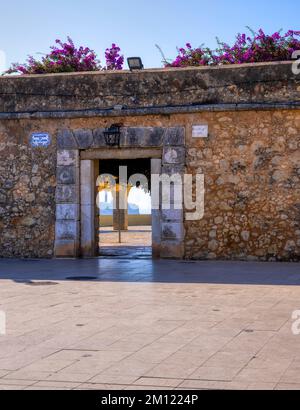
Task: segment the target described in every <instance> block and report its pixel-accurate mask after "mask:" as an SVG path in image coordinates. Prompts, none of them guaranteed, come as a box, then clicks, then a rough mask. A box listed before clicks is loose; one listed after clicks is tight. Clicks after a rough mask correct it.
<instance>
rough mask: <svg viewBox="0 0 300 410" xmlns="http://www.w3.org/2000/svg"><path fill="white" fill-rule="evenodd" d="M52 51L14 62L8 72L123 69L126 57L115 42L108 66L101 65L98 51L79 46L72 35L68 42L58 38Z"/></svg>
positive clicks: (30, 72) (108, 55) (109, 50)
mask: <svg viewBox="0 0 300 410" xmlns="http://www.w3.org/2000/svg"><path fill="white" fill-rule="evenodd" d="M55 43H56V44H55V46H52V47H51V52H50V53H49V54H47V55H45V56H44V57H42V59H41V60H37V59H35V58H34V57H32V56H30V57H29V58H28V60H27V62H26V63H25V64H13V65H12V67H11V68H10V69H9V70H8V71H7V74H12V73H20V74H48V73H66V72H81V71H99V70H106V69H107V70H122V68H123V63H124V57H123V56H121V55H120V51H121V50H120V48H119V47H118V46H117V45H116V44H113V45H112V47H111V48H108V49H107V50H106V53H105V56H106V61H107V67H101V64H100V61H99V60H98V59H97V55H96V53H95V52H94V51H93V50H91V49H90V48H88V47H82V46H81V47H79V48H77V47H76V46H75V45H74V42H73V41H72V39H71V38H70V37H68V40H67V42H66V43H63V42H62V41H61V40H56V42H55Z"/></svg>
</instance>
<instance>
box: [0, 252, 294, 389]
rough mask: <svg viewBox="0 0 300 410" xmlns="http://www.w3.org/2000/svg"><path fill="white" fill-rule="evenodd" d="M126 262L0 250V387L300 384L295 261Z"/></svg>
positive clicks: (278, 386)
mask: <svg viewBox="0 0 300 410" xmlns="http://www.w3.org/2000/svg"><path fill="white" fill-rule="evenodd" d="M120 262H121V263H120ZM122 262H124V261H122V260H121V261H120V260H118V259H109V260H108V259H105V260H101V259H90V260H76V261H75V260H59V261H58V260H53V261H34V260H28V261H18V260H0V311H4V312H5V313H6V319H7V324H6V327H7V333H6V335H0V390H21V389H26V390H28V389H30V390H43V389H48V390H72V389H74V390H75V389H76V390H82V389H83V390H85V389H86V390H89V389H91V390H99V389H106V390H112V389H124V390H125V389H126V390H138V389H170V390H172V389H202V390H207V389H208V390H215V389H221V390H231V389H234V390H235V389H238V390H247V389H251V390H264V389H265V390H275V389H276V390H281V389H291V390H299V389H300V376H299V375H300V335H299V336H296V335H294V334H293V333H292V324H293V320H292V313H293V312H294V311H296V310H299V309H300V302H299V301H300V265H299V264H268V263H266V264H257V263H248V264H247V263H246V264H245V263H230V262H211V263H209V262H197V263H183V262H179V261H152V260H138V261H135V260H130V261H127V262H128V263H122ZM68 277H73V278H74V277H75V278H78V279H80V278H81V279H84V278H87V280H74V279H73V280H67V278H68Z"/></svg>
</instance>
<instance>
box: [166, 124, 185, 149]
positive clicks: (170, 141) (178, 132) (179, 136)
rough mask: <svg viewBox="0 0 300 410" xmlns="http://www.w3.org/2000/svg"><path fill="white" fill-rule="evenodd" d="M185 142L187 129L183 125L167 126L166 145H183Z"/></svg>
mask: <svg viewBox="0 0 300 410" xmlns="http://www.w3.org/2000/svg"><path fill="white" fill-rule="evenodd" d="M184 143H185V129H184V128H183V127H171V128H167V129H166V130H165V133H164V145H168V146H173V147H176V146H181V145H184Z"/></svg>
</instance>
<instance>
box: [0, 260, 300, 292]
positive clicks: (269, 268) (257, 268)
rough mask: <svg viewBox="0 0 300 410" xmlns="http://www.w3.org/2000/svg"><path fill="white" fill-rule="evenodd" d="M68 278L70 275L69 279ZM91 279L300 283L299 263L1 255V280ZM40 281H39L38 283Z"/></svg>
mask: <svg viewBox="0 0 300 410" xmlns="http://www.w3.org/2000/svg"><path fill="white" fill-rule="evenodd" d="M68 278H70V279H68ZM1 279H8V280H12V281H15V282H18V283H25V284H31V285H32V284H33V285H34V282H35V281H40V282H42V281H46V282H50V283H51V282H55V281H66V280H77V281H80V280H82V281H93V282H129V283H130V282H132V283H136V282H141V283H182V284H189V283H191V284H192V283H195V284H201V283H203V284H228V285H229V284H230V285H234V284H236V285H245V284H249V285H283V286H295V285H296V286H298V285H299V286H300V263H256V262H255V263H254V262H221V261H218V262H206V261H205V262H184V261H171V260H170V261H166V260H164V261H153V260H147V259H145V260H143V259H139V260H133V259H100V258H95V259H84V260H83V259H81V260H31V259H28V260H14V259H0V281H1ZM41 285H42V284H41Z"/></svg>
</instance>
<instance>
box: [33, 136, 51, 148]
mask: <svg viewBox="0 0 300 410" xmlns="http://www.w3.org/2000/svg"><path fill="white" fill-rule="evenodd" d="M29 142H30V145H31V146H32V147H33V148H48V147H49V146H50V145H51V137H50V135H49V134H47V133H34V134H31V136H30V141H29Z"/></svg>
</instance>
